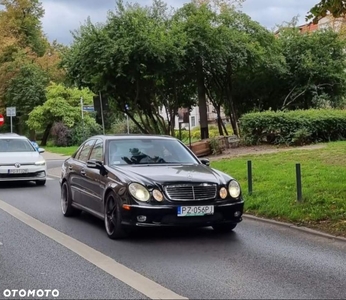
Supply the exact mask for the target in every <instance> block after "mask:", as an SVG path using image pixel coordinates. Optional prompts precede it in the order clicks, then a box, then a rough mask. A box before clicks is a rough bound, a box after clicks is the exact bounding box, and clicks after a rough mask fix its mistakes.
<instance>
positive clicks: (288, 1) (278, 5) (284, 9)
mask: <svg viewBox="0 0 346 300" xmlns="http://www.w3.org/2000/svg"><path fill="white" fill-rule="evenodd" d="M41 2H42V4H43V7H44V9H45V16H44V18H43V20H42V23H43V30H44V32H45V33H46V35H47V37H48V39H49V40H50V41H53V40H57V41H58V42H59V43H62V44H66V45H68V44H70V43H71V42H72V41H73V38H72V35H71V31H73V30H75V29H78V28H79V27H80V25H82V24H84V22H85V20H86V19H87V18H88V17H90V18H91V21H92V23H98V22H101V23H104V22H105V21H106V19H107V12H108V11H109V10H114V7H115V0H41ZM124 2H127V0H124ZM129 2H133V3H139V4H141V5H150V4H151V1H150V0H132V1H129ZM165 2H166V3H167V4H168V5H169V6H172V7H175V8H178V7H181V6H182V5H183V4H184V3H186V2H189V0H166V1H165ZM317 2H319V0H245V2H244V3H243V4H242V7H241V8H240V9H241V10H242V11H243V12H244V13H246V14H248V15H249V16H250V17H251V18H252V19H253V20H254V21H257V22H259V23H260V24H261V25H262V26H264V27H266V28H268V29H269V30H271V29H273V28H274V27H275V26H276V25H278V24H282V23H283V22H289V21H291V20H292V18H293V17H295V16H299V25H301V24H304V23H306V22H305V16H306V14H307V12H308V11H309V10H310V8H311V7H313V6H314V5H315V4H316V3H317Z"/></svg>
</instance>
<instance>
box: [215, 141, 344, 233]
mask: <svg viewBox="0 0 346 300" xmlns="http://www.w3.org/2000/svg"><path fill="white" fill-rule="evenodd" d="M345 149H346V142H334V143H329V144H327V146H326V147H325V148H322V149H316V150H296V151H289V152H281V153H275V154H261V155H249V156H243V157H241V158H239V157H238V158H234V159H229V158H228V159H222V160H219V161H214V162H211V166H212V167H213V168H216V169H219V170H221V171H223V172H225V173H227V174H230V175H232V176H233V177H235V178H236V179H237V180H239V182H240V183H241V185H242V188H243V193H244V198H245V201H246V204H245V211H246V213H249V214H253V215H257V216H262V217H267V218H271V219H275V220H279V221H286V222H292V223H294V224H296V225H300V226H306V227H310V228H315V229H319V230H322V231H324V232H328V233H331V234H335V235H339V236H344V237H346V150H345ZM248 160H251V161H252V166H253V193H252V195H249V194H248V183H247V161H248ZM296 163H300V164H301V172H302V188H303V201H302V202H298V201H297V189H296V173H295V165H296Z"/></svg>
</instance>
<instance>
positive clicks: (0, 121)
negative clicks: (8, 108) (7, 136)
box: [0, 115, 5, 126]
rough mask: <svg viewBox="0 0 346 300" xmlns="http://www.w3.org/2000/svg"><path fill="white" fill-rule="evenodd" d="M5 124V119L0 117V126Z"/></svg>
mask: <svg viewBox="0 0 346 300" xmlns="http://www.w3.org/2000/svg"><path fill="white" fill-rule="evenodd" d="M4 123H5V118H4V116H3V115H0V126H2V125H4Z"/></svg>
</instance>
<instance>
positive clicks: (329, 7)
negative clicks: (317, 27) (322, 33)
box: [306, 0, 346, 24]
mask: <svg viewBox="0 0 346 300" xmlns="http://www.w3.org/2000/svg"><path fill="white" fill-rule="evenodd" d="M327 14H331V15H332V16H333V17H334V18H338V17H343V16H344V15H345V14H346V2H345V1H343V0H320V2H318V3H317V4H316V5H315V6H313V7H312V8H311V9H310V11H309V12H308V14H307V16H306V21H309V20H311V19H312V21H313V22H314V23H315V24H317V23H318V20H319V19H321V18H323V17H325V16H326V15H327Z"/></svg>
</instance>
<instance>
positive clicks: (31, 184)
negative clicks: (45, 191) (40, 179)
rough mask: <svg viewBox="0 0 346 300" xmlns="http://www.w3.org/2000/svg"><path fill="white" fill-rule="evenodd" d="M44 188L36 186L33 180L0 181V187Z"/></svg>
mask: <svg viewBox="0 0 346 300" xmlns="http://www.w3.org/2000/svg"><path fill="white" fill-rule="evenodd" d="M34 187H36V188H44V186H38V185H36V183H35V182H34V181H23V182H20V181H7V182H0V189H14V188H16V189H17V188H22V189H23V188H34Z"/></svg>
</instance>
